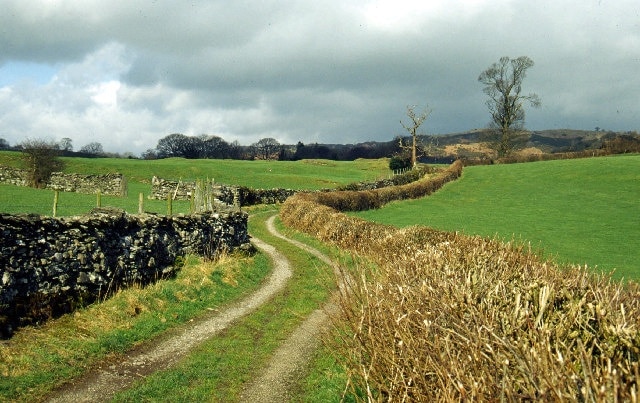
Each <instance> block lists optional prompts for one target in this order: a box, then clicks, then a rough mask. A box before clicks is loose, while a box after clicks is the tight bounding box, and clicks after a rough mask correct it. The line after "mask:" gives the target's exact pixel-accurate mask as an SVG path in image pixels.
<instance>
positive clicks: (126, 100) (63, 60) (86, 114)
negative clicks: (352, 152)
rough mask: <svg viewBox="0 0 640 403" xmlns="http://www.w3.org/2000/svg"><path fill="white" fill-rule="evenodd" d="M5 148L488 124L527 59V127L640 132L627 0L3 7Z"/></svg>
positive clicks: (141, 144)
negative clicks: (500, 70) (513, 66)
mask: <svg viewBox="0 0 640 403" xmlns="http://www.w3.org/2000/svg"><path fill="white" fill-rule="evenodd" d="M0 5H1V8H2V11H1V12H0V138H3V139H5V140H6V141H7V142H9V144H11V145H15V144H19V143H21V142H22V141H25V140H32V139H45V140H49V141H59V140H61V139H62V138H70V139H71V140H72V144H73V147H74V149H76V150H78V149H80V148H81V147H82V146H84V145H86V144H88V143H91V142H99V143H101V144H102V145H103V148H104V150H105V151H107V152H118V153H125V152H131V153H134V154H140V153H141V152H143V151H145V150H147V149H152V148H155V147H156V145H157V144H158V140H160V139H161V138H163V137H165V136H167V135H169V134H172V133H182V134H185V135H189V136H195V135H201V134H207V135H216V136H220V137H222V138H223V139H225V140H226V141H228V142H232V141H238V142H239V143H240V144H243V145H249V144H251V143H254V142H256V141H258V140H259V139H261V138H266V137H272V138H275V139H276V140H278V141H279V142H280V143H283V144H295V143H297V142H298V141H302V142H303V143H305V144H308V143H315V142H318V143H339V144H352V143H359V142H365V141H388V140H391V139H393V138H394V137H395V136H398V135H403V134H406V132H405V131H404V129H403V128H402V125H401V124H400V121H401V120H402V121H406V119H407V117H406V108H407V106H410V105H415V107H416V108H417V109H418V110H424V109H428V110H430V111H431V113H430V115H429V117H428V119H427V120H426V122H425V123H424V125H423V131H424V133H425V134H445V133H456V132H463V131H468V130H473V129H477V128H483V127H486V126H487V125H488V123H489V118H490V117H489V113H488V109H487V106H486V105H485V100H486V96H485V94H484V93H483V92H482V85H481V84H480V83H479V82H478V76H479V75H480V73H481V72H482V71H483V70H485V69H487V68H488V67H489V66H490V65H491V64H493V63H494V62H497V61H498V60H499V59H500V57H502V56H508V57H511V58H516V57H519V56H528V57H530V58H531V59H532V60H533V61H534V62H535V65H534V66H533V67H532V68H531V69H529V70H528V71H527V76H526V78H525V80H524V85H523V93H536V94H538V96H539V97H540V98H541V100H542V106H541V107H540V108H539V109H532V108H527V110H526V113H527V115H526V127H527V128H528V129H530V130H543V129H582V130H593V129H594V128H595V127H599V128H602V129H605V130H614V131H636V130H637V131H640V2H638V0H615V1H614V0H576V1H573V0H571V1H569V0H539V1H531V0H475V1H474V0H466V1H457V0H421V1H410V0H371V1H365V0H362V1H347V0H323V1H314V0H305V1H303V0H262V1H258V0H254V1H245V0H234V1H229V0H226V1H222V0H190V1H175V0H108V1H107V0H74V1H71V0H28V1H25V0H0Z"/></svg>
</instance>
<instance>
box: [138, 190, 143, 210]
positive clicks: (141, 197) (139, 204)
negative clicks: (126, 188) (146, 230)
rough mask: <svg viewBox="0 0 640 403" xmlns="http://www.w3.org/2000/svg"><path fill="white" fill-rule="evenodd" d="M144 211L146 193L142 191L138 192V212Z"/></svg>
mask: <svg viewBox="0 0 640 403" xmlns="http://www.w3.org/2000/svg"><path fill="white" fill-rule="evenodd" d="M143 213H144V195H143V194H142V192H140V193H139V194H138V214H143Z"/></svg>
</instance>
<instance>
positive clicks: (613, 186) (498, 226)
mask: <svg viewBox="0 0 640 403" xmlns="http://www.w3.org/2000/svg"><path fill="white" fill-rule="evenodd" d="M639 201H640V155H626V156H613V157H601V158H588V159H575V160H559V161H546V162H535V163H526V164H511V165H491V166H477V167H467V168H465V170H464V173H463V176H462V177H461V178H460V179H459V180H457V181H455V182H453V183H449V184H447V185H446V186H445V187H444V188H443V189H442V190H440V191H439V192H437V193H435V194H433V195H431V196H429V197H427V198H423V199H419V200H410V201H402V202H394V203H390V204H389V205H387V206H385V207H383V208H382V209H379V210H374V211H365V212H361V213H357V214H355V215H357V216H359V217H362V218H365V219H367V220H372V221H375V222H379V223H385V224H391V225H396V226H398V227H404V226H411V225H416V224H420V225H426V226H430V227H433V228H438V229H442V230H447V231H462V232H464V233H467V234H478V235H483V236H496V235H497V236H498V237H500V238H503V239H507V240H510V239H512V238H515V239H516V240H518V241H524V242H530V243H531V245H532V246H533V247H534V248H540V249H542V250H543V251H544V252H545V253H546V255H547V256H550V257H552V258H554V259H555V260H556V261H559V262H561V263H576V264H585V263H586V264H588V265H589V266H591V267H595V266H597V267H598V268H599V269H601V270H606V271H610V270H613V269H615V270H616V271H615V277H618V278H620V277H624V278H633V279H638V278H640V266H639V264H638V262H640V248H639V247H638V246H639V245H640V214H639V211H640V209H639V208H640V202H639Z"/></svg>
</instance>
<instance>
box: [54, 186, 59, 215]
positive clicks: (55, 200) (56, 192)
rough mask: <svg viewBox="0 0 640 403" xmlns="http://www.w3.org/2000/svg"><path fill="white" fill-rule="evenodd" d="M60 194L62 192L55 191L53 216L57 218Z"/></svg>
mask: <svg viewBox="0 0 640 403" xmlns="http://www.w3.org/2000/svg"><path fill="white" fill-rule="evenodd" d="M59 196H60V192H59V191H57V190H56V191H55V192H54V193H53V217H54V218H55V216H57V215H58V197H59Z"/></svg>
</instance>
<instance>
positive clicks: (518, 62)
mask: <svg viewBox="0 0 640 403" xmlns="http://www.w3.org/2000/svg"><path fill="white" fill-rule="evenodd" d="M533 64H534V63H533V60H531V59H530V58H528V57H527V56H520V57H518V58H517V59H510V58H509V57H507V56H505V57H501V58H500V60H499V61H498V62H497V63H493V64H492V65H491V66H490V67H489V68H488V69H486V70H485V71H483V72H482V73H481V74H480V76H479V77H478V81H480V82H481V83H482V84H484V88H483V91H484V93H485V94H487V95H488V96H489V99H487V102H486V104H487V107H488V108H489V113H491V124H490V127H491V129H493V130H492V136H491V140H492V143H493V145H494V147H495V149H496V150H497V152H498V156H499V157H502V156H505V155H508V154H509V153H510V152H511V151H512V150H513V146H514V140H515V139H516V137H518V135H519V134H520V131H521V130H522V129H523V128H524V120H525V119H524V117H525V113H524V103H529V104H531V106H533V107H534V108H537V107H539V106H540V104H541V102H540V98H539V97H538V95H536V94H533V93H532V94H523V93H522V82H523V81H524V79H525V77H526V75H527V70H528V69H529V68H531V67H533Z"/></svg>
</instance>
